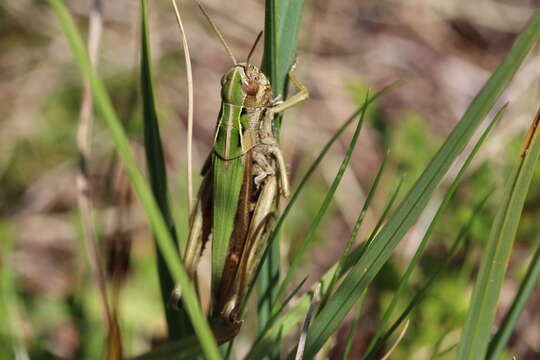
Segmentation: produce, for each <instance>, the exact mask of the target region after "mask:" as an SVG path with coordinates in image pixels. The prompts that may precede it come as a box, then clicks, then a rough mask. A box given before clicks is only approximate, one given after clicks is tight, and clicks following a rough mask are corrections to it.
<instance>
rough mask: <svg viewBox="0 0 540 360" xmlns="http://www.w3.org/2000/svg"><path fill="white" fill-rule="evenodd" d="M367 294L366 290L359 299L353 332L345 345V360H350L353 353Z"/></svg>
mask: <svg viewBox="0 0 540 360" xmlns="http://www.w3.org/2000/svg"><path fill="white" fill-rule="evenodd" d="M366 293H367V292H366V290H364V291H363V293H362V295H360V299H358V306H357V308H356V312H355V313H354V318H353V321H352V324H351V330H350V331H349V334H348V335H347V342H346V343H345V351H344V352H343V360H348V359H349V353H350V352H351V349H352V344H353V340H354V335H355V334H356V329H357V328H358V324H359V323H360V315H361V314H362V309H363V307H364V301H365V299H366Z"/></svg>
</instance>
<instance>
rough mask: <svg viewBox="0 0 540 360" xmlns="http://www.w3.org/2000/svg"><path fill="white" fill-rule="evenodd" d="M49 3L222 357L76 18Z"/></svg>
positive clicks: (208, 342) (209, 344)
mask: <svg viewBox="0 0 540 360" xmlns="http://www.w3.org/2000/svg"><path fill="white" fill-rule="evenodd" d="M49 3H50V5H51V6H52V8H53V10H54V12H55V14H56V15H57V18H58V20H59V22H60V25H61V27H62V30H63V32H64V35H65V36H66V38H67V40H68V43H69V45H70V47H71V50H72V52H73V55H74V56H75V59H76V62H77V64H78V65H79V67H80V69H81V72H82V73H83V75H84V76H85V78H86V79H87V80H88V81H89V83H90V85H91V87H92V92H93V95H94V100H95V104H96V107H97V108H98V109H99V111H100V112H101V114H102V116H103V119H104V120H105V122H106V125H107V126H108V128H109V132H110V134H111V137H112V139H113V141H114V143H115V146H116V150H117V152H118V155H119V157H120V159H121V160H122V163H123V165H124V166H125V167H126V170H127V172H128V175H129V178H130V181H131V184H132V186H133V189H134V190H135V193H136V194H137V197H138V199H139V201H140V202H141V205H142V207H143V209H144V210H145V213H146V216H147V217H148V221H149V223H150V225H151V226H152V229H153V231H154V234H155V236H156V240H157V242H158V245H159V247H160V249H161V251H162V253H163V256H164V260H165V262H166V264H167V267H168V270H169V271H170V273H171V274H172V276H173V279H174V281H175V282H177V283H178V284H180V286H181V288H182V292H183V293H182V301H183V302H184V306H185V307H186V309H187V312H188V314H189V316H190V318H191V320H192V323H193V326H194V328H195V332H196V334H197V336H198V339H199V341H200V343H201V345H202V347H203V350H204V353H205V355H206V356H207V357H208V358H209V359H220V358H221V357H220V355H219V351H218V349H217V345H216V342H215V340H214V337H213V335H212V332H211V330H210V327H209V326H208V323H207V322H206V318H205V317H204V315H203V313H202V310H201V308H200V306H199V303H198V299H197V296H196V294H195V291H194V288H193V285H192V284H191V282H190V280H189V278H188V276H187V274H186V271H185V269H184V267H183V266H182V264H181V262H180V257H179V254H178V252H177V251H176V250H175V248H176V246H175V244H174V241H173V239H172V237H171V235H170V233H169V231H168V227H167V223H166V222H165V220H164V219H163V216H162V215H161V212H160V210H159V207H158V204H157V203H156V201H155V199H154V197H153V196H152V192H151V190H150V188H149V186H148V184H147V183H146V182H145V180H144V177H143V175H142V174H141V172H140V170H139V169H138V167H137V164H136V162H135V157H134V155H133V152H132V150H131V148H130V145H129V141H128V138H127V136H126V133H125V131H124V129H123V128H122V125H121V123H120V120H119V119H118V116H117V115H116V112H115V111H114V108H113V106H112V103H111V100H110V98H109V96H108V94H107V91H106V90H105V87H104V85H103V83H102V81H101V79H100V78H99V77H98V76H97V74H96V73H95V71H94V70H93V69H92V67H91V65H90V60H89V58H88V54H87V52H86V49H85V46H84V44H83V42H82V39H81V36H80V34H79V32H78V30H77V27H76V26H75V23H74V21H73V18H72V17H71V15H70V14H69V12H68V10H67V8H66V7H65V5H64V3H63V1H61V0H49Z"/></svg>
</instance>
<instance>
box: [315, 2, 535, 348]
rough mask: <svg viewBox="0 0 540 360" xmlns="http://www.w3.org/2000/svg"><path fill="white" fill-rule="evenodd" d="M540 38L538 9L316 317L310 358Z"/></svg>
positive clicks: (335, 325) (399, 236)
mask: <svg viewBox="0 0 540 360" xmlns="http://www.w3.org/2000/svg"><path fill="white" fill-rule="evenodd" d="M539 36H540V11H537V12H536V13H535V15H534V17H533V19H532V20H531V21H530V22H529V24H528V25H527V26H526V28H525V29H524V30H523V31H522V32H521V34H520V35H519V37H518V38H517V39H516V41H515V43H514V45H513V47H512V49H511V50H510V51H509V53H508V54H507V56H506V57H505V58H504V60H503V61H502V63H501V64H500V65H499V66H498V68H497V70H496V71H495V72H494V73H493V75H492V76H491V77H490V79H489V80H488V82H487V83H486V84H485V85H484V87H483V88H482V90H481V91H480V93H479V94H478V95H477V96H476V97H475V99H474V100H473V102H472V103H471V105H470V106H469V108H468V109H467V111H466V112H465V114H464V115H463V117H462V119H461V120H460V122H459V123H458V124H457V125H456V127H455V128H454V130H453V131H452V133H451V134H450V135H449V136H448V138H447V139H446V141H445V143H444V144H443V145H442V147H441V148H440V149H439V151H438V152H437V153H436V154H435V156H434V157H433V158H432V160H431V162H430V163H429V164H428V166H427V167H426V169H425V170H424V172H423V174H422V175H421V176H420V178H419V179H418V180H417V182H416V183H415V185H414V186H413V187H412V189H411V190H410V192H409V194H408V195H407V196H406V197H405V199H404V200H403V201H402V203H401V204H400V205H399V207H398V209H397V210H396V213H395V214H394V216H393V217H392V218H391V219H390V220H389V221H388V223H387V224H386V225H385V226H384V227H383V228H382V230H381V231H380V232H379V233H378V235H377V236H376V237H375V239H374V241H373V246H371V247H369V248H368V249H367V250H366V252H365V254H364V256H363V257H362V258H361V259H360V260H359V261H358V262H357V263H356V264H355V265H354V266H353V268H352V270H351V272H350V273H349V274H348V275H347V277H346V278H345V279H344V281H343V283H342V284H341V286H340V287H339V288H338V290H337V291H336V293H335V294H334V296H332V298H331V299H330V301H329V302H328V304H327V305H326V306H325V307H324V308H323V309H322V310H321V312H320V314H319V316H318V317H317V319H315V322H314V323H313V324H312V326H311V328H310V333H309V336H308V340H307V348H306V356H307V357H308V358H309V357H313V356H315V354H316V353H317V352H318V351H319V349H320V348H321V347H322V346H323V344H324V343H325V342H326V340H327V339H328V338H329V337H330V336H331V335H332V334H333V332H334V331H335V330H336V329H337V327H338V326H339V325H340V324H341V322H342V321H343V319H344V318H345V316H346V315H347V313H348V312H349V311H350V309H351V308H352V306H353V305H354V303H355V302H356V300H357V298H358V296H359V294H360V292H361V290H362V289H363V288H365V287H367V286H368V285H369V283H370V282H371V281H372V280H373V278H374V277H375V275H376V274H377V273H378V272H379V270H380V269H381V268H382V266H383V265H384V264H385V263H386V261H387V260H388V259H389V257H390V256H391V254H392V251H393V249H394V248H395V247H396V246H397V244H398V243H399V241H400V240H401V239H402V238H403V236H404V235H405V233H406V232H407V231H408V230H409V228H410V227H411V226H412V224H414V222H415V221H416V219H417V218H418V216H419V215H420V214H421V213H422V211H423V209H424V208H425V206H426V204H427V202H428V201H429V199H430V198H431V196H432V193H433V191H434V190H435V188H436V186H437V185H438V184H439V182H440V181H441V179H442V177H443V176H444V175H445V174H446V172H447V171H448V169H449V168H450V166H451V164H452V163H453V161H454V160H455V159H456V158H457V156H458V155H459V154H460V153H461V151H462V150H463V148H464V147H465V145H466V144H467V142H468V141H469V139H470V137H471V136H472V134H473V132H474V130H475V129H476V127H477V126H478V125H479V124H480V122H481V121H482V119H483V118H484V117H485V116H486V114H487V113H488V112H489V110H490V109H491V107H492V106H493V105H494V103H495V101H496V100H497V97H498V96H499V95H500V93H501V92H502V90H503V88H504V87H505V86H506V84H507V83H508V82H509V81H510V80H511V79H512V77H513V75H514V74H515V72H516V71H517V69H518V68H519V66H520V65H521V63H522V61H523V60H524V59H525V57H526V55H527V54H528V53H529V51H530V49H531V48H532V46H533V45H534V44H535V43H536V41H537V40H538V37H539ZM351 255H352V254H351Z"/></svg>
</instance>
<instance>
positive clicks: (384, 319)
mask: <svg viewBox="0 0 540 360" xmlns="http://www.w3.org/2000/svg"><path fill="white" fill-rule="evenodd" d="M506 109H507V106H506V105H505V106H503V107H502V108H501V109H500V110H499V111H498V113H497V114H496V115H495V117H494V118H493V120H492V121H491V123H490V124H489V126H488V127H487V128H486V130H484V132H483V133H482V135H481V136H480V138H479V139H478V141H477V142H476V144H475V145H474V147H473V149H472V151H471V153H470V154H469V156H467V159H466V160H465V162H464V163H463V165H462V166H461V169H460V170H459V172H458V174H457V175H456V177H455V179H454V181H453V182H452V184H451V185H450V187H449V188H448V190H447V191H446V194H445V195H444V198H443V200H442V201H441V203H440V205H439V208H438V209H437V212H436V213H435V216H433V219H432V220H431V222H430V224H429V226H428V228H427V229H426V232H425V234H424V237H423V238H422V240H421V241H420V245H418V248H417V249H416V252H415V254H414V256H413V258H412V259H411V261H410V262H409V265H408V266H407V269H406V270H405V273H404V274H403V276H402V277H401V279H400V281H399V285H398V288H397V290H396V291H395V292H394V295H393V297H392V300H391V302H390V305H389V306H388V308H387V309H386V310H385V313H384V315H383V317H382V319H381V320H380V321H379V323H378V324H377V330H376V331H375V335H374V336H373V338H372V340H371V342H370V344H369V346H368V349H367V350H366V354H370V353H372V350H373V347H374V346H375V343H376V342H377V341H378V340H379V337H380V336H381V334H382V332H383V330H384V328H385V327H386V324H387V323H388V320H389V319H390V317H391V316H392V314H393V312H394V309H395V308H396V306H397V304H398V300H399V298H400V297H401V295H402V293H403V291H404V290H405V287H406V285H407V284H408V282H409V278H410V276H411V274H412V272H413V270H414V268H415V267H416V265H417V264H418V261H419V260H420V257H421V256H422V254H423V253H424V249H425V247H426V245H427V243H428V241H429V239H430V238H431V234H432V233H433V230H434V228H435V226H436V225H437V224H438V223H439V220H440V219H441V217H442V214H443V212H444V210H445V209H446V207H447V205H448V204H449V202H450V199H451V198H452V196H453V195H454V193H455V192H456V189H457V187H458V185H459V184H460V183H461V180H462V178H463V176H464V175H465V172H466V171H467V169H468V168H469V165H470V163H471V162H472V160H473V159H474V157H475V155H476V154H477V152H478V150H480V146H481V145H482V144H483V143H484V141H485V140H486V138H487V136H488V134H489V133H490V132H491V129H493V126H495V124H496V123H497V122H498V120H499V119H500V118H501V117H502V116H503V114H504V113H505V111H506Z"/></svg>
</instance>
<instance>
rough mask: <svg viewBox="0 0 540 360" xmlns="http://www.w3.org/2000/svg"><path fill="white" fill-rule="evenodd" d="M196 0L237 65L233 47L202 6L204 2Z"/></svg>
mask: <svg viewBox="0 0 540 360" xmlns="http://www.w3.org/2000/svg"><path fill="white" fill-rule="evenodd" d="M195 2H196V3H197V5H198V6H199V9H201V11H202V13H203V14H204V16H205V17H206V19H207V20H208V22H209V23H210V25H212V28H213V29H214V32H215V33H216V34H217V36H218V38H219V41H221V44H223V46H224V47H225V50H226V51H227V54H229V56H230V58H231V59H232V61H233V63H234V65H237V64H238V62H237V61H236V58H235V57H234V54H233V53H232V51H231V48H230V47H229V45H227V42H226V41H225V38H224V37H223V35H222V34H221V31H219V29H218V27H217V25H216V23H215V22H214V21H213V20H212V19H211V18H210V15H208V13H207V12H206V9H205V8H204V7H203V6H202V4H201V3H200V2H199V1H198V0H195Z"/></svg>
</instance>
